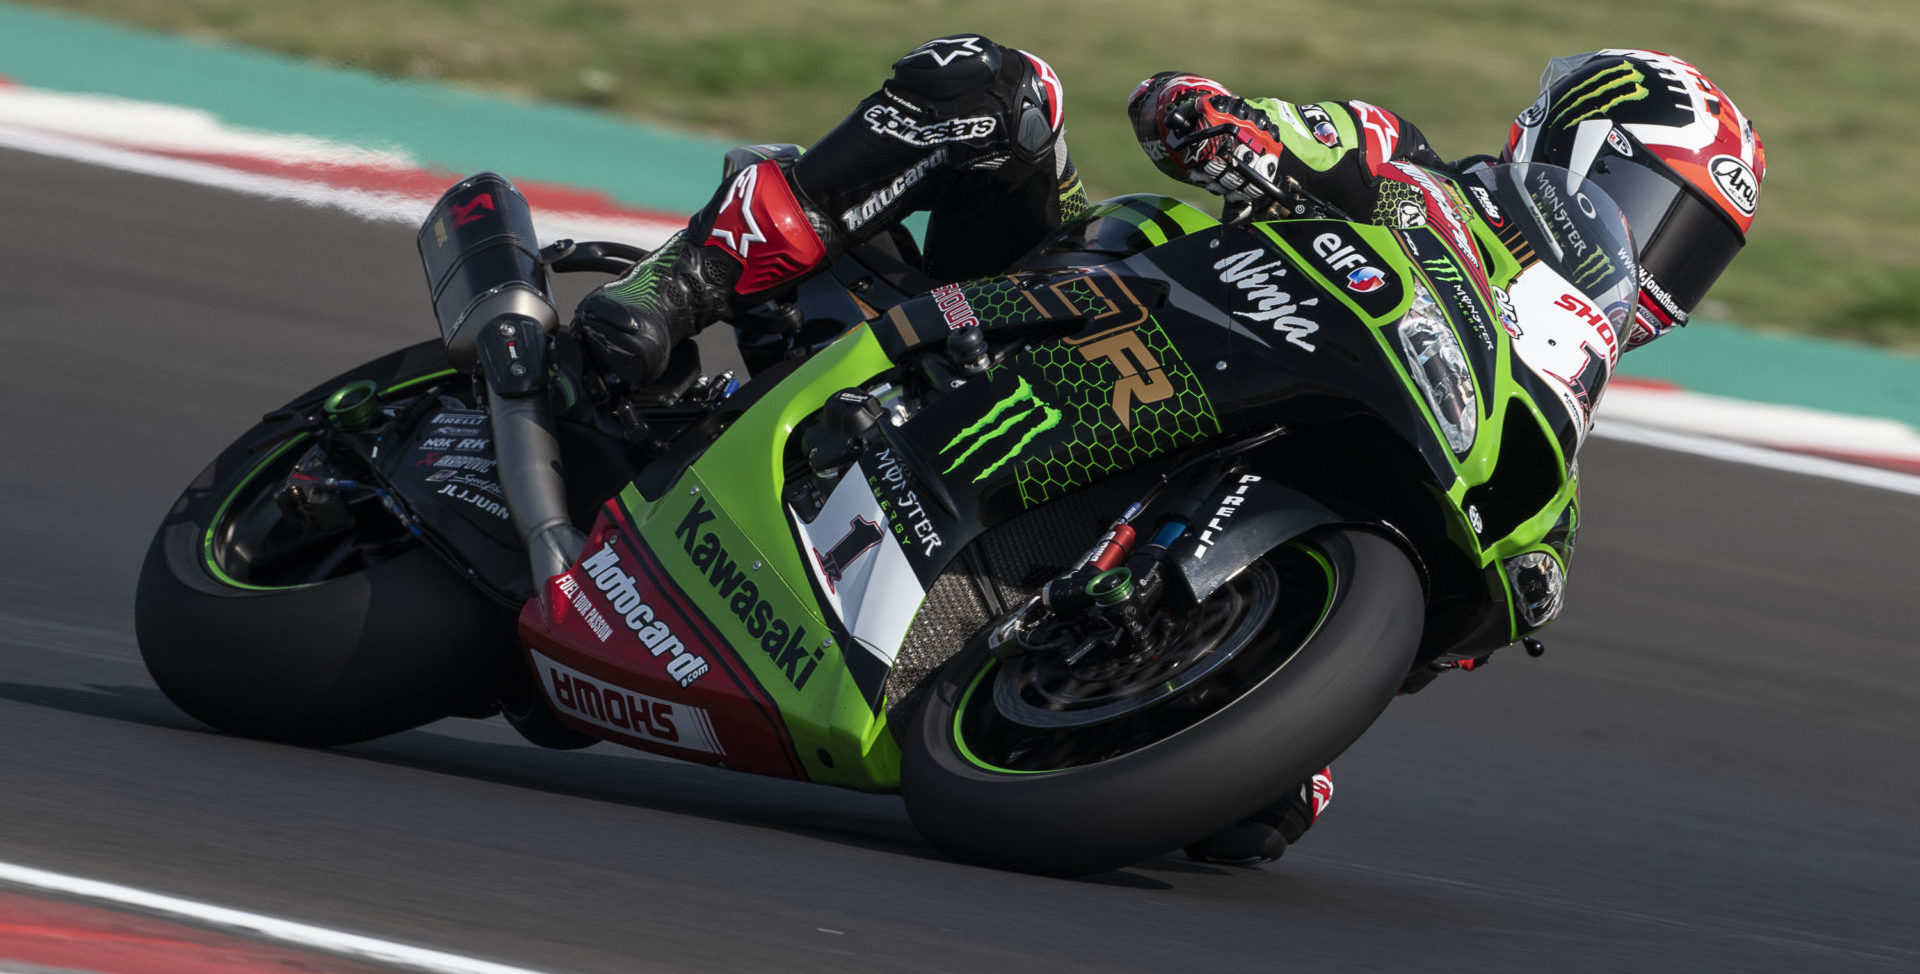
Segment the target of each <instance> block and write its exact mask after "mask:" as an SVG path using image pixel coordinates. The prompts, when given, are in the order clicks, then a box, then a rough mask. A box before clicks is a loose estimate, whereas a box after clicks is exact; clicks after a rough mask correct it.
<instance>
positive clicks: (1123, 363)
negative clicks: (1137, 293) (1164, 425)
mask: <svg viewBox="0 0 1920 974" xmlns="http://www.w3.org/2000/svg"><path fill="white" fill-rule="evenodd" d="M1067 344H1069V345H1076V346H1078V347H1079V352H1080V357H1081V358H1084V359H1086V360H1087V361H1089V362H1097V361H1099V360H1101V359H1106V360H1107V361H1108V362H1109V363H1111V364H1112V365H1113V367H1114V368H1116V369H1118V370H1119V371H1120V378H1119V379H1118V380H1117V381H1115V382H1114V384H1113V400H1112V402H1113V415H1114V416H1115V417H1117V418H1118V419H1119V420H1120V426H1121V427H1122V428H1123V429H1132V428H1133V407H1134V405H1135V404H1136V403H1138V404H1141V405H1145V404H1147V403H1155V402H1160V401H1161V400H1163V399H1170V398H1172V397H1173V392H1174V389H1173V382H1172V381H1170V380H1169V379H1168V378H1167V373H1166V372H1165V371H1163V370H1162V369H1161V368H1160V360H1159V359H1158V358H1156V357H1155V356H1154V354H1153V352H1152V351H1151V350H1150V349H1148V348H1147V345H1146V343H1145V342H1143V341H1141V340H1140V335H1139V333H1138V332H1136V331H1135V330H1134V326H1132V325H1128V326H1126V327H1125V328H1124V329H1122V330H1118V331H1112V332H1101V333H1099V334H1096V335H1091V336H1089V337H1087V338H1080V339H1073V338H1069V339H1067Z"/></svg>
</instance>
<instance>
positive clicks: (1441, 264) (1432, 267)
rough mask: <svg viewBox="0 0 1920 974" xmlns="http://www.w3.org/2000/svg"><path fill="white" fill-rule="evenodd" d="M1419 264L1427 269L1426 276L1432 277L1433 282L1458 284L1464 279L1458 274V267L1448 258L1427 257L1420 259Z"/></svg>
mask: <svg viewBox="0 0 1920 974" xmlns="http://www.w3.org/2000/svg"><path fill="white" fill-rule="evenodd" d="M1420 266H1422V267H1425V268H1426V269H1427V276H1428V277H1431V278H1433V282H1434V283H1435V284H1459V283H1461V282H1463V281H1465V280H1466V278H1464V277H1461V276H1460V268H1458V267H1455V266H1454V265H1453V262H1452V261H1449V260H1441V259H1440V258H1437V257H1428V258H1425V259H1423V260H1421V261H1420Z"/></svg>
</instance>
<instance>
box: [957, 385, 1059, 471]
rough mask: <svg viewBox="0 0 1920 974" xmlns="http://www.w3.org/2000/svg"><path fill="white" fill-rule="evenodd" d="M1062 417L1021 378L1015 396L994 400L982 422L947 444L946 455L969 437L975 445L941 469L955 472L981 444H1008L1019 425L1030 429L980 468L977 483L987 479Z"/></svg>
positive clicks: (965, 430)
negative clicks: (984, 466)
mask: <svg viewBox="0 0 1920 974" xmlns="http://www.w3.org/2000/svg"><path fill="white" fill-rule="evenodd" d="M1002 417H1005V418H1002ZM1060 419H1061V416H1060V410H1058V409H1055V408H1053V407H1052V406H1049V405H1047V404H1046V403H1044V402H1041V401H1040V399H1039V397H1037V396H1035V395H1034V394H1033V386H1032V385H1030V384H1028V382H1027V380H1026V379H1024V378H1023V379H1021V380H1020V387H1019V388H1018V389H1015V390H1014V391H1013V394H1012V395H1009V396H1007V397H1006V398H1005V399H1002V400H1000V401H999V402H997V403H994V404H993V408H992V409H989V410H987V414H986V415H985V416H982V417H980V419H979V421H978V422H976V423H974V424H973V425H972V426H969V427H967V428H966V429H963V430H961V431H960V434H959V435H958V436H955V437H954V438H953V439H952V440H949V441H948V442H947V445H946V446H943V447H941V448H940V455H941V456H946V455H947V451H948V450H951V449H953V448H955V447H957V446H959V445H960V444H962V443H965V442H967V440H969V439H972V440H973V443H972V445H970V446H968V447H967V448H966V449H965V450H964V451H962V452H961V453H960V455H959V456H957V457H954V458H953V463H952V464H950V465H948V467H947V469H945V470H943V471H941V473H952V472H954V471H955V470H957V469H959V467H960V465H961V464H963V463H965V462H967V458H968V457H971V456H973V454H974V452H975V451H977V450H979V449H980V448H981V447H983V446H986V445H987V444H989V443H994V444H996V445H997V444H1000V443H1005V442H1006V441H1007V440H1011V439H1013V436H1014V435H1015V434H1014V432H1013V431H1014V430H1015V429H1016V428H1019V427H1025V428H1026V432H1025V433H1023V434H1020V438H1019V440H1018V441H1016V442H1014V443H1013V445H1012V446H1009V447H1007V449H1006V452H1004V453H1002V454H1000V459H998V460H995V461H994V462H993V463H991V464H989V465H988V466H987V468H986V469H985V470H982V471H980V472H979V473H978V474H976V475H975V476H974V478H973V482H974V483H976V484H977V483H979V482H980V481H982V480H985V479H987V475H988V474H990V473H992V472H994V471H995V470H998V469H1000V468H1001V467H1004V466H1006V465H1007V464H1008V463H1009V462H1011V461H1012V460H1013V459H1014V458H1015V457H1018V456H1019V455H1020V451H1021V450H1024V449H1026V448H1027V444H1029V443H1032V442H1033V440H1034V438H1035V437H1037V436H1039V435H1040V434H1042V433H1045V432H1046V431H1048V430H1050V429H1052V428H1054V427H1055V426H1058V425H1060ZM996 420H998V422H997V423H996V422H995V421H996ZM1030 420H1037V422H1029V421H1030ZM989 425H991V426H992V427H993V428H992V429H988V428H987V427H988V426H989ZM982 430H985V432H982ZM1003 437H1004V439H1003Z"/></svg>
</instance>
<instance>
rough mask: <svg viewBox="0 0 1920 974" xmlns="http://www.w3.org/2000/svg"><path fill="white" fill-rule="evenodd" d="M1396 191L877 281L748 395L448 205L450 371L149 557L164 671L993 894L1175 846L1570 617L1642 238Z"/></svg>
mask: <svg viewBox="0 0 1920 974" xmlns="http://www.w3.org/2000/svg"><path fill="white" fill-rule="evenodd" d="M750 161H753V158H752V157H751V155H750V154H735V155H730V157H729V164H730V165H739V164H741V163H744V162H750ZM1252 175H1254V176H1257V174H1252ZM1405 175H1406V177H1407V182H1408V184H1409V185H1416V184H1417V185H1419V186H1420V188H1421V189H1423V190H1424V192H1425V196H1426V199H1427V204H1426V207H1425V211H1424V212H1419V213H1412V214H1409V215H1408V216H1407V218H1406V219H1404V220H1403V221H1402V223H1403V224H1405V226H1404V227H1403V228H1393V227H1382V226H1372V225H1365V224H1358V223H1353V222H1349V221H1346V220H1341V219H1332V218H1329V213H1330V208H1327V207H1325V206H1324V205H1322V204H1318V203H1317V201H1314V200H1311V199H1310V198H1306V197H1303V196H1300V195H1298V194H1294V195H1287V194H1284V193H1283V192H1282V191H1281V188H1280V187H1272V186H1269V187H1268V188H1269V189H1270V190H1271V191H1272V192H1273V193H1274V195H1275V198H1277V199H1281V200H1282V201H1283V203H1282V205H1281V206H1280V207H1278V208H1268V209H1266V210H1263V211H1262V212H1260V213H1257V214H1248V215H1245V216H1243V217H1242V218H1241V219H1239V220H1234V221H1229V222H1228V223H1224V224H1223V223H1221V222H1219V221H1216V220H1214V219H1212V218H1210V217H1208V216H1205V215H1203V214H1202V213H1201V212H1200V211H1198V210H1196V209H1194V208H1192V207H1190V206H1188V205H1186V204H1184V203H1181V202H1178V201H1176V200H1173V199H1170V198H1165V197H1157V196H1128V197H1121V198H1118V199H1114V200H1110V201H1108V202H1105V203H1102V204H1099V205H1097V206H1094V207H1093V208H1091V209H1090V210H1088V211H1087V212H1086V213H1085V214H1083V215H1082V216H1080V217H1079V218H1077V219H1075V220H1074V221H1072V222H1071V223H1069V224H1068V225H1066V226H1064V227H1062V228H1061V229H1060V230H1059V232H1058V233H1057V234H1056V235H1055V236H1054V237H1052V238H1051V239H1050V240H1049V241H1048V242H1047V243H1045V244H1044V245H1043V246H1041V247H1040V248H1038V249H1037V250H1036V251H1034V252H1033V253H1031V254H1030V255H1028V257H1026V258H1025V259H1023V260H1022V261H1020V262H1019V263H1018V264H1017V265H1016V267H1015V269H1013V270H1011V271H1009V272H1008V273H1006V274H1004V275H1001V276H997V277H992V278H987V279H981V280H974V281H967V282H962V283H951V284H945V285H944V286H935V285H937V284H940V282H936V281H933V280H930V279H927V278H926V277H925V276H924V275H923V274H922V273H921V272H920V271H919V270H918V269H917V267H916V257H915V254H914V251H913V245H912V242H911V238H909V237H906V236H905V235H904V234H901V233H894V234H888V235H883V236H882V237H880V238H878V239H877V240H875V241H873V242H870V243H868V244H865V245H863V246H861V247H860V248H858V249H856V250H855V251H854V252H852V253H850V254H849V255H847V256H846V257H845V258H844V259H842V260H841V261H839V262H838V263H837V264H836V265H835V266H834V267H833V268H832V270H831V271H830V272H829V273H825V274H821V275H818V276H816V277H815V278H813V279H811V280H809V281H808V282H807V283H806V284H804V285H803V286H802V287H801V288H800V290H799V292H798V293H797V294H796V295H795V296H794V297H793V298H792V299H791V300H790V301H788V302H786V303H782V304H770V305H767V306H765V307H763V308H761V309H758V310H757V311H756V312H755V314H756V315H757V316H764V318H765V319H766V320H765V321H761V322H757V323H756V325H757V326H756V328H754V329H752V333H754V334H763V335H764V334H774V335H779V336H783V342H784V344H783V345H781V346H779V347H775V348H771V349H769V347H768V346H767V345H766V344H765V343H764V342H761V343H759V344H755V345H753V346H751V347H748V348H746V349H745V351H746V352H747V358H748V364H749V366H750V367H751V368H752V369H753V373H752V375H751V378H749V379H748V380H746V381H745V382H744V383H741V382H736V381H734V380H733V378H732V377H731V376H730V375H728V374H726V373H722V374H719V375H715V376H705V375H702V374H700V372H699V366H698V364H697V361H696V359H697V354H691V353H692V346H691V345H690V344H689V345H686V346H683V347H682V351H681V352H677V353H676V356H675V361H674V364H673V366H672V367H671V368H670V369H669V374H668V376H667V378H666V379H664V380H663V382H662V384H661V385H658V386H655V387H650V388H647V389H633V388H627V387H624V386H622V385H621V384H620V382H619V381H618V379H616V378H614V377H612V376H610V375H606V374H601V372H600V371H599V370H597V369H595V368H594V367H593V366H592V365H591V363H590V362H589V361H588V360H587V358H586V357H585V356H584V355H583V353H582V347H581V344H580V342H579V340H578V339H577V338H576V336H575V335H573V334H572V333H571V331H570V329H569V328H566V327H561V326H560V325H559V323H558V318H559V316H558V315H557V313H556V312H555V309H554V306H553V303H552V299H551V296H550V290H549V287H548V275H549V274H550V273H553V272H574V271H591V272H606V273H617V272H619V271H621V270H623V269H624V268H626V267H627V266H629V265H630V263H631V262H632V261H633V260H635V259H637V258H638V257H640V256H642V255H641V253H640V252H639V251H637V250H635V249H633V248H628V247H622V246H618V245H614V244H605V243H591V244H574V243H571V242H566V241H562V242H559V243H556V244H553V245H550V246H548V247H546V248H545V249H540V248H539V247H538V246H537V244H536V243H535V240H534V237H533V231H532V220H531V215H530V214H529V212H528V209H527V206H526V203H525V201H524V200H523V199H522V198H521V197H520V196H519V194H518V193H517V192H516V191H515V190H514V189H513V188H512V186H511V185H510V184H508V183H507V182H506V181H505V180H503V179H501V178H499V177H497V176H493V175H491V174H483V175H481V176H477V177H474V178H472V179H469V180H466V181H464V182H462V183H461V184H460V185H458V186H456V187H454V189H452V190H450V191H449V192H448V194H447V196H446V198H445V199H443V201H442V203H441V205H440V207H438V208H437V209H436V210H435V211H434V213H433V215H432V216H431V217H430V218H429V219H428V222H427V224H426V226H425V227H424V228H423V229H422V231H421V236H420V240H421V249H422V253H423V257H424V259H425V262H426V266H427V271H428V278H429V281H430V283H431V285H432V286H433V289H434V298H435V306H436V310H437V312H438V314H439V318H440V323H441V328H442V339H441V340H438V341H432V342H427V343H424V344H421V345H416V346H414V347H411V348H408V349H405V350H402V351H399V352H395V353H393V354H391V355H388V356H386V357H384V358H381V359H378V360H376V361H373V362H370V363H368V364H367V365H365V366H362V367H360V368H357V369H354V370H352V371H350V372H348V373H346V374H344V375H341V376H339V377H337V378H334V379H332V380H330V381H328V382H325V383H322V384H321V385H320V386H318V387H316V388H315V389H314V390H312V391H310V392H309V393H307V394H306V395H303V396H300V397H298V398H296V399H294V400H293V401H292V402H291V403H290V404H289V405H288V406H287V407H285V408H284V409H281V410H278V411H276V412H274V413H272V414H269V415H268V416H266V417H265V418H264V419H263V421H262V422H261V423H260V424H259V425H257V426H256V427H255V428H254V429H252V430H251V431H249V432H248V433H247V434H246V435H244V436H243V437H241V438H240V440H239V441H238V442H236V443H235V444H234V445H233V446H232V447H230V448H229V449H228V450H227V451H226V452H225V453H223V454H221V455H220V456H219V457H218V458H217V459H215V460H214V462H213V464H212V465H211V466H209V467H208V468H207V469H206V471H205V472H204V473H202V474H201V475H200V477H199V478H198V479H197V480H196V481H195V482H194V483H193V484H192V486H190V487H189V488H188V489H187V491H186V493H185V494H184V495H183V496H182V497H181V498H180V500H179V501H178V502H177V503H176V504H175V506H174V507H173V509H172V511H171V512H170V513H169V515H168V516H167V518H166V520H165V522H164V523H163V524H162V526H161V527H160V530H159V532H158V534H157V536H156V537H155V539H154V542H153V545H152V548H151V550H150V552H149V554H148V557H147V561H146V564H145V566H144V569H143V571H142V575H141V579H140V586H139V594H138V606H137V625H138V633H139V640H140V645H141V650H142V652H143V654H144V655H145V659H146V662H147V665H148V667H149V669H150V670H151V672H152V674H153V677H154V679H155V681H156V682H157V683H158V684H159V686H160V688H161V689H162V690H164V691H165V692H166V694H167V695H168V697H170V698H171V699H172V700H173V701H174V702H175V703H177V704H178V705H179V706H180V707H181V708H182V709H183V710H185V711H186V712H187V713H189V714H191V715H193V716H194V717H196V718H198V719H200V720H202V721H205V722H206V723H208V724H211V725H213V726H214V727H217V728H220V729H222V730H225V731H229V732H233V733H237V734H246V735H252V736H258V737H264V738H269V739H275V740H282V741H289V742H296V743H302V744H310V745H327V744H339V743H345V742H351V741H358V740H364V739H367V738H372V737H376V736H379V735H383V734H390V733H394V732H397V731H401V730H404V729H406V728H409V727H413V726H417V725H420V724H423V723H426V722H429V721H432V720H436V719H439V718H442V717H446V716H450V715H457V716H471V717H484V716H489V715H492V714H494V713H497V712H498V713H504V715H505V716H506V718H507V719H508V720H509V721H511V722H512V723H513V725H514V726H515V727H516V728H518V729H519V730H520V731H521V732H522V733H523V734H525V735H526V736H527V737H528V738H529V739H531V740H533V741H535V742H536V743H540V744H543V745H547V746H552V747H579V746H584V745H586V744H590V743H593V742H595V741H597V740H610V741H614V742H617V743H620V744H625V745H629V746H632V747H637V748H642V749H645V750H648V751H653V752H658V753H660V754H666V755H671V756H674V757H678V758H683V759H686V760H691V761H699V762H704V763H708V764H714V765H720V766H723V767H727V768H733V769H737V770H742V771H754V772H759V773H762V774H769V775H776V776H781V777H788V778H797V779H802V780H806V781H814V782H820V783H823V784H834V785H842V786H846V787H850V788H858V789H863V790H870V791H891V790H896V789H897V790H898V791H900V792H901V794H902V795H903V796H904V798H905V801H906V805H907V809H908V811H909V813H910V814H911V816H912V819H913V821H914V823H915V824H916V826H917V827H918V828H919V829H920V830H921V832H922V833H923V834H924V835H925V836H926V837H927V839H928V840H929V841H930V842H932V843H933V844H934V845H935V846H937V847H938V848H940V849H941V850H943V851H945V852H947V853H949V854H951V855H953V856H955V857H957V858H959V859H963V860H967V861H971V862H977V863H983V864H990V865H994V866H999V867H1006V868H1013V869H1020V870H1029V871H1035V872H1043V873H1051V874H1059V875H1075V874H1085V873H1089V872H1094V871H1099V870H1105V869H1111V868H1115V867H1119V866H1124V865H1126V864H1129V863H1132V862H1136V861H1139V860H1142V859H1144V858H1148V857H1151V856H1154V855H1156V854H1160V853H1163V852H1166V851H1168V850H1172V849H1175V848H1178V847H1180V846H1182V845H1184V844H1187V843H1190V842H1193V841H1195V840H1198V839H1200V838H1202V837H1204V836H1207V835H1209V834H1212V833H1213V832H1215V831H1217V830H1219V829H1221V828H1222V827H1224V826H1226V825H1228V824H1230V823H1233V822H1235V821H1238V820H1240V819H1241V818H1243V817H1245V816H1247V815H1248V814H1250V813H1251V812H1253V811H1254V810H1256V809H1258V808H1261V807H1263V806H1266V805H1268V804H1270V803H1272V802H1273V801H1275V800H1276V799H1277V798H1278V797H1280V795H1281V794H1282V793H1283V792H1284V791H1285V790H1287V789H1288V788H1290V787H1293V786H1296V785H1297V783H1298V782H1300V781H1302V780H1304V779H1305V778H1307V777H1308V776H1309V775H1310V774H1312V773H1313V772H1314V771H1316V770H1317V769H1319V768H1320V767H1322V766H1323V765H1325V764H1327V763H1328V762H1329V761H1330V760H1331V759H1332V758H1334V757H1335V756H1336V755H1338V754H1339V753H1340V752H1341V751H1343V750H1344V749H1345V748H1347V747H1348V746H1349V745H1350V744H1352V743H1353V741H1354V740H1356V739H1357V738H1358V737H1359V736H1360V734H1361V733H1362V732H1363V731H1364V730H1365V729H1366V728H1367V727H1368V725H1370V724H1371V723H1372V722H1373V720H1374V719H1375V717H1377V716H1378V715H1379V713H1380V712H1381V710H1382V709H1383V708H1384V707H1385V706H1386V705H1387V703H1388V701H1389V700H1391V699H1392V697H1393V696H1394V694H1395V693H1396V691H1397V690H1399V689H1400V688H1401V687H1402V686H1403V684H1404V683H1405V681H1407V680H1408V678H1409V676H1410V675H1411V674H1415V673H1430V672H1433V670H1434V668H1436V667H1437V668H1446V667H1448V666H1449V665H1457V664H1459V663H1461V662H1463V661H1468V660H1474V659H1478V658H1482V657H1484V655H1485V654H1487V653H1489V652H1491V651H1492V650H1494V649H1496V648H1498V647H1502V646H1506V645H1508V644H1510V643H1512V642H1514V641H1515V640H1519V639H1522V638H1525V637H1529V636H1530V635H1531V634H1532V633H1534V632H1535V631H1536V630H1538V629H1539V628H1541V627H1542V626H1544V625H1546V624H1547V623H1548V622H1549V621H1550V620H1551V619H1552V618H1553V617H1554V615H1555V613H1556V612H1557V611H1558V609H1559V607H1560V604H1561V595H1562V586H1563V579H1564V576H1565V571H1566V563H1567V558H1568V556H1569V554H1570V551H1571V549H1572V546H1573V542H1574V533H1575V529H1576V528H1577V526H1578V520H1579V514H1578V504H1577V494H1578V491H1577V479H1578V478H1577V467H1576V465H1575V462H1574V455H1575V453H1576V451H1577V450H1578V448H1579V446H1580V443H1581V441H1582V439H1583V437H1584V436H1585V435H1586V431H1587V429H1588V427H1589V426H1590V424H1591V417H1592V411H1593V407H1594V404H1595V400H1596V399H1597V398H1598V397H1599V395H1600V393H1601V390H1602V388H1603V386H1604V384H1605V381H1606V377H1607V375H1608V373H1609V372H1610V370H1611V368H1612V365H1613V363H1614V362H1615V361H1616V360H1617V358H1618V356H1619V353H1620V344H1621V343H1620V340H1619V336H1620V335H1621V334H1622V332H1621V327H1622V324H1623V323H1624V322H1625V321H1626V320H1627V315H1628V313H1629V309H1630V308H1631V306H1632V302H1633V301H1634V299H1635V295H1636V285H1635V283H1634V282H1635V268H1634V264H1633V260H1632V250H1631V246H1630V244H1629V241H1628V236H1627V232H1626V227H1625V223H1624V220H1623V219H1622V217H1621V215H1620V212H1619V210H1618V209H1617V208H1616V207H1615V206H1614V204H1613V202H1612V201H1611V200H1609V199H1608V198H1607V197H1606V196H1605V194H1604V193H1603V192H1602V191H1600V190H1599V189H1598V188H1597V187H1594V186H1592V185H1591V184H1588V183H1585V182H1583V181H1582V180H1581V179H1580V178H1579V177H1577V176H1575V175H1573V174H1572V173H1569V172H1568V171H1566V170H1564V169H1557V168H1553V167H1548V166H1539V165H1530V166H1497V167H1492V168H1486V169H1482V170H1481V171H1479V172H1477V173H1473V174H1470V175H1467V176H1463V177H1459V178H1457V179H1454V180H1448V179H1444V178H1442V177H1439V176H1436V175H1434V174H1430V173H1426V172H1424V171H1420V170H1413V169H1411V168H1410V167H1409V168H1408V169H1407V171H1406V173H1405ZM1423 180H1424V182H1421V181H1423ZM1530 646H1531V644H1530Z"/></svg>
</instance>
